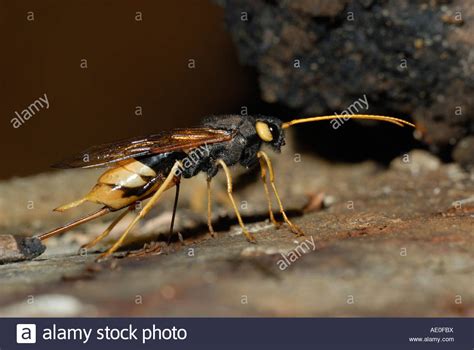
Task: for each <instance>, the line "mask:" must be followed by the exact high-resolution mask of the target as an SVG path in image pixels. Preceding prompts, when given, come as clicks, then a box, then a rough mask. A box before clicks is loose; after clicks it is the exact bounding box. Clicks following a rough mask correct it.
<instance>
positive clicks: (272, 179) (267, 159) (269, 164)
mask: <svg viewBox="0 0 474 350" xmlns="http://www.w3.org/2000/svg"><path fill="white" fill-rule="evenodd" d="M257 156H258V158H260V159H264V160H265V163H266V165H267V168H268V172H269V173H270V185H271V186H272V189H273V193H275V197H276V199H277V202H278V206H279V207H280V213H281V215H282V216H283V219H284V220H285V222H286V223H287V225H288V226H289V227H290V229H291V231H292V232H293V233H294V234H296V235H297V236H304V232H303V231H302V230H301V229H300V228H299V227H298V226H296V225H295V224H293V223H292V222H291V221H290V219H288V216H286V213H285V209H283V204H282V203H281V199H280V196H279V195H278V191H277V189H276V186H275V175H274V173H273V167H272V162H271V160H270V157H268V155H267V154H266V153H265V152H263V151H259V152H258V153H257Z"/></svg>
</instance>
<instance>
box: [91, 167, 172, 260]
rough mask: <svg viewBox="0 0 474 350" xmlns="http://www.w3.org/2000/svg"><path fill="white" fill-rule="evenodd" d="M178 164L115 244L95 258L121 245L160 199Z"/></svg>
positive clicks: (102, 257) (100, 258)
mask: <svg viewBox="0 0 474 350" xmlns="http://www.w3.org/2000/svg"><path fill="white" fill-rule="evenodd" d="M179 165H180V163H179V161H177V162H176V163H175V164H174V165H173V167H172V168H171V171H170V173H169V174H168V176H167V177H166V179H165V181H163V183H162V184H161V185H160V187H159V188H158V190H157V191H156V192H155V193H154V194H153V196H152V197H151V198H150V200H149V201H148V203H147V204H146V205H145V206H144V207H143V209H142V210H141V211H140V212H139V213H138V215H137V216H136V217H135V219H133V221H132V222H131V223H130V224H129V225H128V227H127V229H126V230H125V232H124V233H122V235H121V236H120V238H119V239H118V240H117V242H115V244H114V245H113V246H112V247H110V249H109V250H107V251H106V252H105V253H103V254H101V255H100V256H99V258H98V259H97V260H102V259H105V258H107V257H108V256H110V255H111V254H112V253H114V252H115V251H116V250H117V249H118V248H119V247H120V246H121V245H122V243H123V242H124V241H125V238H126V237H127V235H128V234H129V233H130V231H131V230H132V228H133V227H134V226H135V225H136V223H137V222H138V221H139V220H140V219H141V218H143V217H144V216H145V215H146V214H147V213H148V212H149V211H150V209H151V208H152V207H153V205H155V203H156V202H157V201H158V199H160V197H161V195H162V194H163V192H165V191H166V189H167V188H168V185H170V183H171V181H173V178H174V177H175V173H176V171H177V170H178V166H179Z"/></svg>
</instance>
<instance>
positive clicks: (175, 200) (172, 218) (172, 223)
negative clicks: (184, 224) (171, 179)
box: [168, 181, 182, 245]
mask: <svg viewBox="0 0 474 350" xmlns="http://www.w3.org/2000/svg"><path fill="white" fill-rule="evenodd" d="M179 185H180V183H179V181H178V182H177V183H176V193H175V195H174V204H173V214H172V215H171V223H170V233H169V234H168V245H170V244H171V238H172V237H173V229H174V219H175V218H176V209H178V199H179ZM181 243H182V242H181Z"/></svg>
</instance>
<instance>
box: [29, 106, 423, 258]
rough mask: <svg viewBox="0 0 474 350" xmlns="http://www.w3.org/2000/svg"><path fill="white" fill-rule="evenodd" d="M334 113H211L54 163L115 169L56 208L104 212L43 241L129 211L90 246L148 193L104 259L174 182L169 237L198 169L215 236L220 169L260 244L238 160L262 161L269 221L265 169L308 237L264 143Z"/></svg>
mask: <svg viewBox="0 0 474 350" xmlns="http://www.w3.org/2000/svg"><path fill="white" fill-rule="evenodd" d="M336 118H338V116H336V115H333V116H318V117H309V118H302V119H295V120H292V121H289V122H283V121H281V120H280V119H278V118H275V117H269V116H240V115H224V116H212V117H208V118H206V119H205V120H204V121H203V122H202V124H201V126H200V127H197V128H185V129H175V130H171V131H168V132H162V133H158V134H154V135H150V136H146V137H138V138H131V139H127V140H123V141H118V142H114V143H108V144H105V145H101V146H93V147H91V148H89V149H87V150H85V151H84V152H82V153H80V154H77V155H76V156H73V157H72V158H70V159H66V160H64V161H62V162H60V163H58V164H55V165H53V167H56V168H93V167H101V166H107V167H109V168H110V169H108V170H107V171H106V172H105V173H103V174H102V176H100V178H99V180H98V182H97V184H96V185H95V186H94V187H93V188H92V190H91V191H90V192H89V193H88V194H87V195H85V196H84V197H83V198H81V199H79V200H77V201H74V202H72V203H68V204H65V205H62V206H60V207H58V208H56V209H54V210H55V211H59V212H62V211H65V210H68V209H71V208H74V207H76V206H78V205H80V204H82V203H84V202H86V201H89V202H93V203H97V204H101V205H102V206H103V207H102V209H100V210H98V211H96V212H94V213H92V214H90V215H87V216H85V217H82V218H80V219H78V220H76V221H73V222H71V223H68V224H66V225H64V226H61V227H59V228H56V229H54V230H52V231H49V232H46V233H44V234H41V235H39V236H38V238H39V239H40V240H45V239H47V238H49V237H51V236H54V235H57V234H60V233H63V232H65V231H67V230H70V229H72V228H73V227H76V226H78V225H80V224H83V223H85V222H88V221H91V220H93V219H95V218H98V217H100V216H102V215H105V214H107V213H110V212H113V211H117V210H120V209H125V208H127V209H126V210H124V211H123V212H122V213H121V214H120V215H119V216H118V217H117V218H115V220H113V221H112V223H111V224H110V225H109V227H108V228H107V229H106V230H105V231H104V232H103V233H102V234H100V235H99V236H97V237H96V238H95V239H94V240H92V241H91V242H90V243H88V244H86V245H84V246H83V248H91V247H92V246H94V245H95V244H97V243H98V242H99V241H101V240H102V239H103V238H105V237H106V236H107V235H108V234H109V233H110V232H111V231H112V229H113V228H114V226H115V225H117V223H118V222H119V221H120V220H122V219H123V218H124V217H125V215H127V213H128V212H130V211H132V210H134V208H135V204H136V203H137V202H138V201H141V200H144V199H147V198H149V201H148V203H147V204H146V205H145V206H144V207H143V208H142V209H141V210H140V211H139V213H138V215H137V216H136V217H135V219H134V220H133V221H132V222H131V223H130V224H129V225H128V227H127V229H126V230H125V231H124V232H123V234H122V235H121V236H120V238H119V239H118V240H117V241H116V242H115V244H114V245H113V246H112V247H110V248H109V249H108V250H107V251H106V252H105V253H103V254H102V255H101V256H100V257H99V259H102V258H106V257H108V256H110V255H111V254H112V253H114V252H115V251H116V250H117V249H118V248H119V247H120V246H121V244H122V243H123V242H124V240H125V238H126V236H127V235H128V234H129V232H130V231H131V229H132V228H133V227H134V226H135V224H136V223H137V222H138V221H139V220H140V219H141V218H143V217H144V216H145V215H146V214H147V213H148V212H149V211H150V209H151V208H152V207H153V205H154V204H155V203H156V202H157V201H158V200H159V199H160V197H161V195H162V194H163V192H164V191H166V190H168V189H170V188H172V187H176V196H175V201H174V207H173V216H172V219H171V228H170V234H171V233H172V230H173V224H174V218H175V213H176V207H177V201H178V196H179V184H180V180H181V178H190V177H193V176H195V175H197V174H198V173H201V172H204V173H206V174H207V199H208V201H207V202H208V205H207V224H208V227H209V231H210V233H211V235H212V236H214V229H213V227H212V222H211V180H212V178H213V177H214V176H215V175H216V174H217V172H218V171H219V169H220V168H222V169H223V170H224V173H225V176H226V179H227V193H228V196H229V199H230V202H231V204H232V206H233V208H234V211H235V215H236V216H237V220H238V222H239V225H240V227H241V228H242V231H243V233H244V235H245V237H246V238H247V240H248V241H249V242H253V243H255V242H256V241H255V238H254V236H253V235H252V234H251V233H250V232H249V231H248V230H247V229H246V228H245V225H244V223H243V221H242V217H241V216H240V213H239V210H238V208H237V205H236V204H235V200H234V197H233V195H232V177H231V174H230V171H229V166H232V165H236V164H240V165H242V166H244V167H245V168H250V167H252V166H254V165H256V164H257V163H259V164H260V168H261V178H262V180H263V185H264V189H265V195H266V198H267V201H268V211H269V216H270V220H271V222H272V223H273V224H274V225H275V226H278V225H279V223H278V222H277V221H276V219H275V217H274V214H273V210H272V204H271V200H270V191H269V188H268V184H267V174H268V178H269V182H270V186H271V189H272V191H273V193H274V195H275V198H276V200H277V203H278V206H279V211H280V213H281V215H282V217H283V220H284V222H285V223H286V224H287V225H288V228H289V229H290V230H291V231H292V232H293V233H295V234H296V235H297V236H301V235H304V233H303V231H302V230H301V229H300V228H299V227H298V226H296V225H295V224H293V223H292V222H291V221H290V219H289V218H288V216H287V215H286V213H285V210H284V209H283V205H282V202H281V199H280V196H279V195H278V191H277V189H276V186H275V182H274V179H275V175H274V172H273V167H272V163H271V160H270V158H269V156H268V155H267V153H265V152H264V151H262V150H261V148H262V145H264V144H268V145H270V146H271V148H273V149H274V150H275V151H276V152H280V149H281V147H282V146H284V145H285V133H284V129H287V128H289V127H290V126H292V125H295V124H301V123H308V122H313V121H321V120H331V119H336ZM345 118H350V119H368V120H379V121H385V122H389V123H393V124H396V125H398V126H404V125H409V126H412V127H415V125H413V124H412V123H409V122H407V121H405V120H402V119H398V118H393V117H386V116H379V115H366V114H356V115H351V116H346V117H345ZM203 145H206V149H207V150H208V152H206V153H207V154H206V153H205V152H202V155H203V156H202V157H200V158H199V160H198V161H197V162H194V163H193V164H192V166H188V167H183V164H182V161H183V159H185V158H186V157H187V156H188V154H189V153H190V152H193V150H196V149H198V148H199V147H202V146H203Z"/></svg>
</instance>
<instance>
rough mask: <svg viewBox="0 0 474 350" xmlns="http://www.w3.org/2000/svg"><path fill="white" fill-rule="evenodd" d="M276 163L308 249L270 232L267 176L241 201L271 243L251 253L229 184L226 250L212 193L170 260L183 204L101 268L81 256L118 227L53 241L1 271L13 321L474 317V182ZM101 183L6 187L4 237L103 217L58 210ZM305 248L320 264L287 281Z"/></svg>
mask: <svg viewBox="0 0 474 350" xmlns="http://www.w3.org/2000/svg"><path fill="white" fill-rule="evenodd" d="M291 143H292V142H291ZM272 158H273V159H274V161H275V166H276V171H277V185H278V187H279V189H280V191H281V196H282V199H283V202H284V204H285V205H286V207H287V208H288V209H289V210H290V212H291V213H292V216H291V217H292V220H293V221H294V222H295V223H297V224H298V225H299V226H300V227H301V228H302V229H303V230H304V231H305V232H306V236H305V237H300V238H296V237H295V236H294V235H293V234H292V233H291V232H290V231H289V230H288V229H287V228H286V227H285V226H283V227H282V228H280V229H278V230H275V229H274V228H273V227H272V226H271V225H269V223H268V221H264V220H265V218H266V204H265V201H264V195H263V188H262V186H261V184H260V183H259V181H252V179H253V178H255V179H256V180H259V179H258V174H255V175H256V176H255V177H253V176H250V175H246V176H244V177H240V181H239V182H238V185H236V188H238V189H239V190H238V193H237V194H236V195H237V198H238V200H239V202H240V206H241V208H242V213H243V214H244V220H245V221H246V222H247V223H248V226H249V228H250V229H251V230H252V231H253V232H254V234H255V236H256V238H257V240H258V243H257V244H249V243H247V242H246V241H245V239H244V238H243V236H242V234H241V232H240V230H239V228H238V226H237V225H236V222H235V219H234V218H233V217H232V215H230V213H231V209H230V207H229V206H228V203H227V200H226V197H225V192H223V189H224V186H223V183H222V181H221V180H222V177H221V176H220V175H219V179H220V180H219V181H220V184H219V183H218V182H219V181H216V183H215V184H214V189H215V191H214V193H215V214H216V218H215V219H216V228H217V229H218V231H219V232H218V237H217V238H215V239H213V238H211V237H210V236H209V234H208V233H207V229H206V225H205V196H204V193H205V192H204V191H205V181H204V179H194V180H189V181H185V182H183V186H182V189H183V196H182V200H181V204H180V210H179V213H178V221H177V231H179V232H180V233H181V234H182V236H183V237H184V242H183V243H181V242H180V241H179V240H173V242H172V243H171V245H169V246H167V245H166V243H165V242H166V235H164V236H160V235H159V234H160V233H162V234H166V232H167V231H168V225H169V219H170V210H171V205H172V197H173V193H168V194H167V197H166V198H164V200H163V201H162V202H161V203H160V204H159V205H158V207H157V208H156V210H154V211H153V212H152V213H150V215H149V216H148V217H147V218H146V220H144V221H143V222H142V224H141V225H139V226H138V227H137V228H136V229H135V230H134V235H133V237H132V239H131V240H130V241H129V243H127V245H126V246H125V247H124V250H122V251H121V252H120V253H118V254H117V258H116V259H112V260H109V261H106V262H104V263H101V264H97V263H94V259H95V258H96V257H97V252H96V251H91V252H88V253H85V252H83V254H77V250H78V248H79V246H80V245H81V244H83V243H85V242H87V241H88V240H90V239H91V238H92V237H94V236H95V235H97V234H99V233H100V232H101V230H103V229H104V228H105V226H106V225H107V223H108V222H110V220H111V219H112V217H106V218H105V219H103V220H102V221H97V222H94V223H91V224H88V225H84V226H82V227H78V228H77V229H75V230H74V231H72V232H70V233H67V234H65V235H64V236H62V237H58V238H55V239H51V240H48V241H46V245H47V250H46V252H45V253H44V254H43V255H42V256H40V257H38V258H36V259H35V260H33V261H23V262H17V263H9V264H4V265H0V283H1V288H0V315H2V316H5V315H14V316H32V315H33V316H45V315H56V316H93V315H112V316H123V315H134V316H139V315H140V316H152V315H153V316H171V315H180V316H183V315H187V316H207V315H213V316H229V315H230V316H249V315H252V316H474V291H473V288H472V286H473V271H474V270H473V268H474V258H473V247H472V239H473V233H474V230H473V228H474V225H473V223H474V185H473V180H474V175H473V174H472V173H467V172H465V171H463V170H461V168H460V167H459V166H458V165H455V164H442V163H441V162H440V161H439V160H438V159H437V158H435V157H433V156H432V155H430V154H429V153H427V152H425V151H418V150H415V151H413V152H410V153H409V154H405V155H401V156H400V157H398V158H396V159H394V160H393V161H392V163H391V165H390V167H389V168H382V167H380V166H378V165H377V164H375V163H373V162H364V163H360V164H337V163H335V164H332V163H328V162H326V161H323V160H321V159H318V158H314V157H313V156H310V155H308V154H304V153H303V154H299V153H295V151H294V150H293V149H291V148H287V149H286V150H285V151H284V153H283V154H282V155H280V156H275V155H272ZM96 176H97V172H96V171H88V170H84V171H58V172H54V173H46V174H40V175H37V176H32V177H28V178H21V179H12V180H10V181H4V182H2V183H0V207H1V210H0V213H1V217H0V224H1V231H0V234H6V233H17V234H19V233H23V234H25V235H31V234H34V233H39V232H42V231H43V230H47V229H50V228H52V227H54V226H56V225H58V224H60V223H64V222H66V221H68V220H69V219H72V218H73V217H77V216H80V215H82V214H85V213H86V212H89V211H91V210H92V207H86V208H78V209H77V210H75V211H74V212H71V213H64V215H61V214H58V213H52V212H51V209H52V208H54V207H56V206H57V205H59V204H62V203H63V202H67V201H69V200H71V199H75V198H77V197H78V196H79V195H80V194H83V193H85V192H86V191H87V190H88V189H89V187H90V186H92V185H93V183H94V181H95V179H96ZM20 189H21V191H20ZM30 201H32V202H30ZM32 205H33V208H32V209H28V208H31V206H32ZM303 207H305V208H306V212H305V213H304V214H302V213H301V208H303ZM124 224H125V223H124ZM123 228H124V225H119V226H118V227H117V229H116V234H115V235H113V236H112V237H111V238H110V239H108V240H107V241H106V242H104V245H103V246H102V249H104V248H106V247H108V246H110V244H111V243H112V242H113V240H114V239H115V238H116V237H117V234H119V233H120V231H121V230H123ZM302 242H306V243H307V245H308V246H311V244H314V250H313V249H310V250H308V251H305V252H304V253H303V254H301V256H300V257H299V258H297V259H296V260H295V261H294V262H292V263H291V264H290V265H289V267H287V268H285V269H282V267H284V266H283V265H282V262H281V260H282V259H283V257H282V254H284V255H285V256H287V258H288V257H290V256H291V252H295V251H296V250H295V249H296V248H297V247H298V246H300V247H301V244H302ZM309 242H312V243H311V244H310V243H309ZM144 243H146V244H147V245H146V247H145V248H142V247H143V245H144ZM127 251H130V252H129V253H127ZM288 259H289V258H288Z"/></svg>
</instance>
